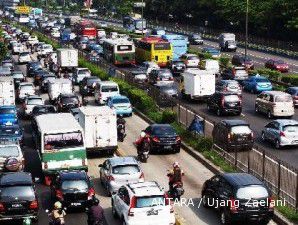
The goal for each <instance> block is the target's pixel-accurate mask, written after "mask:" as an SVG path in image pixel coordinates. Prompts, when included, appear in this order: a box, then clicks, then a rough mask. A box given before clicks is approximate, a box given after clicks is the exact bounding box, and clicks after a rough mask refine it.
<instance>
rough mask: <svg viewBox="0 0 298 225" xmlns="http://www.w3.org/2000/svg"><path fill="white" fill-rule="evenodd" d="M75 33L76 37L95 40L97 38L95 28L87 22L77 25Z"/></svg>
mask: <svg viewBox="0 0 298 225" xmlns="http://www.w3.org/2000/svg"><path fill="white" fill-rule="evenodd" d="M77 33H78V35H80V36H84V37H88V38H89V39H96V37H97V29H96V26H95V25H94V24H93V23H91V22H90V21H87V20H84V21H82V22H81V23H79V24H78V27H77Z"/></svg>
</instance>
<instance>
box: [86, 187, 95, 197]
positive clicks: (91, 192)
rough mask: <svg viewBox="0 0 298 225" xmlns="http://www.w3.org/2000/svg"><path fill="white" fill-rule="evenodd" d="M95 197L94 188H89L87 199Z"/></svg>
mask: <svg viewBox="0 0 298 225" xmlns="http://www.w3.org/2000/svg"><path fill="white" fill-rule="evenodd" d="M94 195H95V190H94V188H90V189H89V191H88V197H92V196H94Z"/></svg>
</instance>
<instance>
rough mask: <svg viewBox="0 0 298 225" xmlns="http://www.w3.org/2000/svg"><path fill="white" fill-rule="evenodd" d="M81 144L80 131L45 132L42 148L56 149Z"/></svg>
mask: <svg viewBox="0 0 298 225" xmlns="http://www.w3.org/2000/svg"><path fill="white" fill-rule="evenodd" d="M80 146H83V137H82V133H81V132H80V131H77V132H70V133H60V134H45V135H44V149H45V150H53V149H55V150H57V149H65V148H74V147H80Z"/></svg>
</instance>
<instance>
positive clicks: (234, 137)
mask: <svg viewBox="0 0 298 225" xmlns="http://www.w3.org/2000/svg"><path fill="white" fill-rule="evenodd" d="M212 137H213V142H214V144H216V145H217V146H218V147H220V148H222V149H224V150H225V151H240V150H251V149H252V147H253V143H254V133H253V131H252V130H251V128H250V125H249V124H248V123H247V122H246V121H244V120H238V119H235V120H222V121H220V122H218V123H217V124H216V125H215V126H214V128H213V131H212Z"/></svg>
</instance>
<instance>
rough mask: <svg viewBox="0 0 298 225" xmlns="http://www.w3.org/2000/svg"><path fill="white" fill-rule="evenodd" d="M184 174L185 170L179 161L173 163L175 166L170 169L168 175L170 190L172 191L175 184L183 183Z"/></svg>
mask: <svg viewBox="0 0 298 225" xmlns="http://www.w3.org/2000/svg"><path fill="white" fill-rule="evenodd" d="M183 175H184V172H183V170H182V169H181V167H180V164H179V163H178V162H174V163H173V168H172V169H171V170H169V171H168V173H167V176H168V177H169V192H170V193H172V191H173V187H174V184H177V183H183V182H182V176H183Z"/></svg>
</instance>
